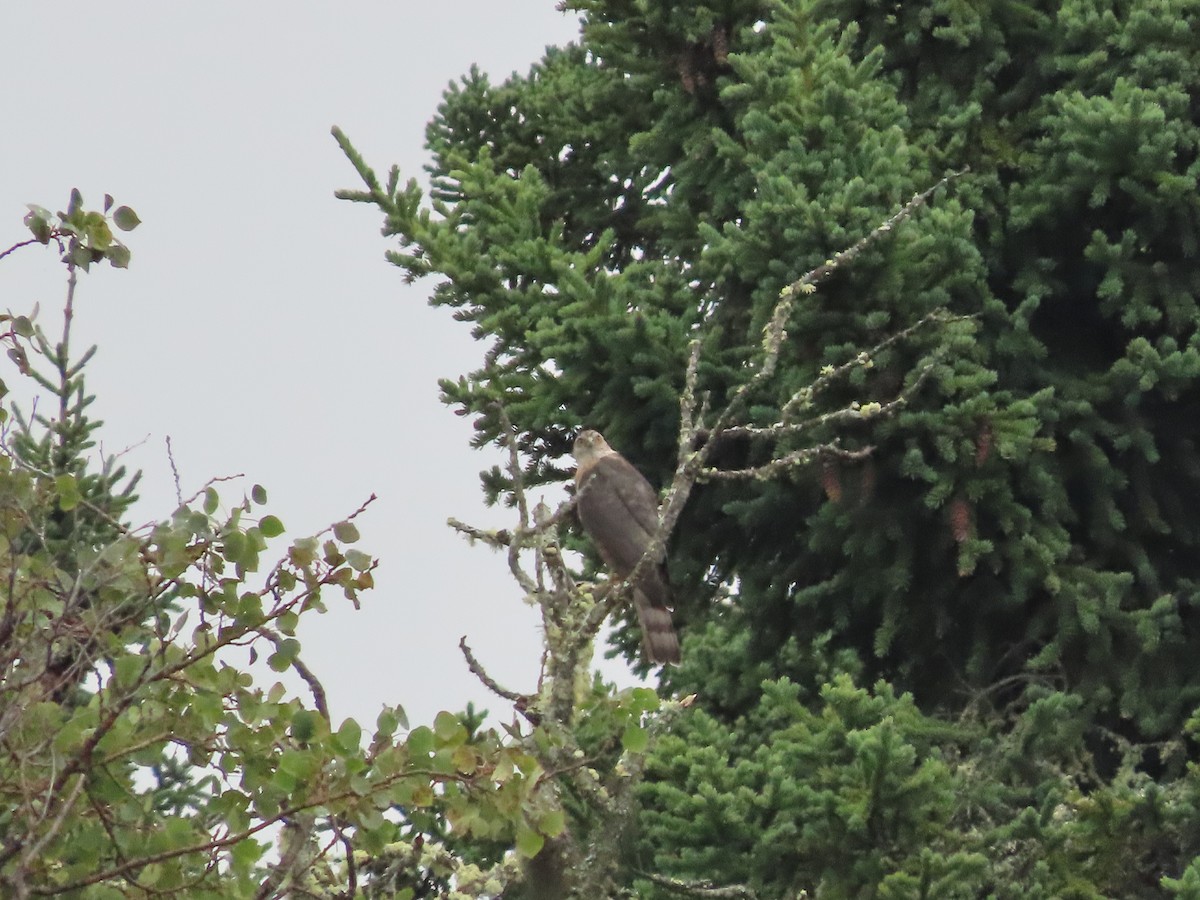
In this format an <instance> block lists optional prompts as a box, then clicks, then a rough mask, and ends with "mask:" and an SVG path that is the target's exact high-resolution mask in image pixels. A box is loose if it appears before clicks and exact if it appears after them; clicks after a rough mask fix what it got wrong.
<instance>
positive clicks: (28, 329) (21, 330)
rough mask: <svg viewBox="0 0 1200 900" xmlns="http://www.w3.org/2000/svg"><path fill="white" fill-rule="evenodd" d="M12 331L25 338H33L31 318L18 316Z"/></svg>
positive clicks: (13, 322)
mask: <svg viewBox="0 0 1200 900" xmlns="http://www.w3.org/2000/svg"><path fill="white" fill-rule="evenodd" d="M12 330H13V331H14V332H16V333H17V334H18V335H19V336H21V337H23V338H31V337H33V322H31V321H30V320H29V316H17V317H15V318H14V319H13V320H12Z"/></svg>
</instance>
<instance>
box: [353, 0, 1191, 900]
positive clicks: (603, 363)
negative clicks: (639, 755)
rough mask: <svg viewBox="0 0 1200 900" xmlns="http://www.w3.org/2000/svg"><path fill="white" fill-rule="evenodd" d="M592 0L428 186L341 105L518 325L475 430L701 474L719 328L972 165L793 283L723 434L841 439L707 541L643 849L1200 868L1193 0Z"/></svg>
mask: <svg viewBox="0 0 1200 900" xmlns="http://www.w3.org/2000/svg"><path fill="white" fill-rule="evenodd" d="M566 6H567V7H568V8H570V9H573V10H577V11H579V12H580V13H581V14H582V17H583V19H582V21H583V29H582V35H581V39H580V41H579V42H578V44H576V45H573V46H570V47H567V48H564V49H554V50H550V51H548V52H547V55H546V57H545V58H544V59H543V60H542V61H541V62H540V63H538V64H537V65H535V66H534V67H533V68H532V69H531V71H530V73H529V74H528V75H526V76H513V77H512V78H510V79H508V80H507V81H506V82H504V83H502V84H499V85H493V84H491V83H490V82H489V81H488V80H487V79H486V78H485V77H483V76H482V75H480V74H479V73H478V72H472V73H471V74H470V75H469V76H467V77H466V78H465V79H464V80H463V81H462V83H461V84H459V85H455V86H452V88H451V89H450V90H449V91H448V92H447V94H446V97H445V100H444V103H443V104H442V106H441V107H440V109H439V111H438V114H437V116H436V117H435V119H434V121H433V122H432V123H431V125H430V127H429V131H428V138H429V147H430V151H431V153H432V162H431V164H430V172H431V175H432V179H433V192H432V196H431V200H432V208H431V209H430V208H426V207H423V206H422V197H421V195H420V192H419V191H418V190H417V188H416V187H415V186H414V185H413V184H412V183H410V184H409V185H408V186H402V185H401V184H400V180H399V173H397V172H396V171H395V170H393V172H392V175H391V177H390V178H389V179H388V181H387V182H386V183H383V182H380V181H379V180H378V179H376V178H375V176H374V174H373V173H372V172H371V171H370V169H369V168H368V167H367V166H366V165H365V163H363V161H362V160H361V159H360V158H359V157H358V156H357V154H356V153H355V152H354V150H353V148H352V147H351V146H350V145H349V142H348V141H347V140H346V139H345V138H344V136H341V135H340V134H339V140H341V142H342V144H343V146H344V147H345V149H346V150H347V152H348V153H349V155H350V156H351V159H352V161H353V162H354V163H355V164H356V166H357V167H358V169H359V171H360V174H362V175H363V177H364V179H365V183H366V190H363V191H357V192H346V193H345V194H344V196H347V197H349V198H351V199H356V200H360V201H366V202H371V203H374V204H377V205H378V206H379V207H380V208H381V209H382V210H383V212H384V213H385V221H386V224H385V233H387V234H391V235H396V236H397V237H398V238H399V239H400V248H399V249H397V250H395V251H394V252H392V253H391V254H390V258H391V260H392V261H393V262H395V263H396V264H397V265H399V266H400V267H402V268H403V269H404V270H405V273H406V275H407V276H408V277H410V278H418V277H423V276H429V275H432V276H436V277H437V281H436V282H435V285H434V287H433V295H432V302H433V303H435V304H437V305H443V306H449V307H451V309H453V310H454V314H455V315H456V317H458V318H460V319H462V320H465V321H469V322H471V323H472V325H473V327H474V334H475V335H476V337H478V338H479V339H481V340H484V341H487V342H488V353H487V357H486V360H485V363H484V365H483V366H482V367H481V368H480V369H478V370H477V371H475V372H471V373H466V374H464V375H462V376H461V377H458V378H448V379H446V380H445V381H443V382H442V387H443V391H444V396H445V399H446V401H447V402H448V403H451V404H454V405H456V406H458V407H459V408H460V410H461V411H462V412H464V413H467V414H472V415H474V416H475V418H476V427H477V429H478V442H479V443H480V444H482V443H486V442H489V441H497V440H502V439H503V437H504V435H503V433H502V431H503V429H502V428H501V418H500V417H499V415H498V414H497V412H496V409H497V405H496V404H497V402H500V403H502V405H503V408H504V410H505V411H506V414H507V416H508V417H509V419H510V420H511V421H512V423H513V424H514V425H515V427H516V429H517V431H518V433H519V435H520V441H521V447H522V449H523V450H524V451H525V453H526V456H527V458H528V459H529V460H530V469H529V471H528V473H527V477H528V479H529V480H530V481H531V482H536V481H538V480H543V481H555V480H559V479H561V478H563V477H564V474H565V472H566V471H567V469H568V468H569V462H568V461H566V460H564V457H565V454H566V452H567V449H568V447H569V441H570V438H571V436H572V435H573V433H574V431H575V430H576V429H577V428H578V427H580V426H581V425H587V426H590V427H596V428H599V429H600V430H601V431H603V432H604V433H605V435H606V436H607V437H608V438H609V441H610V442H611V443H612V444H613V445H614V446H616V447H618V448H619V449H620V450H621V451H622V452H624V453H625V454H626V455H627V456H628V457H630V458H631V459H632V460H634V461H635V462H636V463H638V464H639V465H640V466H641V467H642V468H643V470H644V471H645V472H646V473H647V474H648V475H649V476H651V478H652V480H655V481H657V482H658V483H659V484H663V485H665V484H667V483H668V482H669V481H670V480H671V473H672V471H673V470H674V468H675V462H676V458H677V457H676V453H677V450H678V448H677V443H678V438H679V426H680V401H679V398H680V394H681V392H683V391H684V389H685V372H686V370H687V360H688V354H689V343H690V342H691V341H693V340H699V341H700V345H701V353H700V357H699V360H700V362H699V368H698V379H697V381H698V384H697V387H698V389H699V391H701V392H702V393H703V394H704V395H705V396H706V398H707V401H708V403H709V408H710V409H712V410H719V409H722V408H724V406H725V404H726V403H728V402H729V400H730V399H731V398H733V397H735V396H739V395H738V391H739V388H741V387H743V386H745V385H747V384H749V379H751V377H752V374H751V373H752V372H753V365H752V363H753V361H754V360H755V359H757V358H758V355H760V354H761V348H762V342H763V334H764V329H765V328H767V327H768V326H769V323H770V321H771V316H772V315H773V313H774V312H775V311H776V310H777V309H778V308H779V305H778V304H779V298H780V296H781V292H784V291H786V290H787V289H788V286H789V285H793V284H794V283H795V282H796V281H797V279H799V278H800V277H801V276H802V275H804V273H806V272H810V271H812V270H814V269H817V268H819V267H820V266H821V265H822V262H823V261H824V260H828V259H830V258H832V257H833V255H834V254H836V253H837V252H839V251H842V250H845V249H846V248H848V247H850V246H852V245H853V244H855V242H856V241H859V240H860V239H862V238H863V237H864V236H866V235H868V234H870V233H871V232H872V229H874V228H876V227H877V226H878V225H879V224H880V223H881V222H884V221H886V220H887V219H888V217H889V216H890V215H891V214H892V213H893V212H894V211H895V210H896V209H897V208H898V207H900V206H901V205H902V204H904V202H905V201H906V200H907V199H908V198H909V197H910V196H912V195H913V194H914V193H918V192H920V191H922V190H924V189H926V188H928V187H930V186H931V185H934V184H937V183H938V182H939V180H941V179H942V178H943V177H945V176H946V174H947V173H948V172H954V173H963V174H960V175H958V176H956V177H953V178H952V179H951V180H950V181H949V183H948V185H947V187H946V188H945V189H943V190H940V191H938V193H937V194H936V195H935V196H934V198H933V199H932V201H931V203H930V205H929V206H928V207H927V208H925V209H922V210H920V211H919V212H918V213H917V214H916V215H915V216H913V217H912V218H911V219H910V220H908V221H906V222H905V223H903V224H902V225H901V226H900V227H898V228H896V229H894V230H893V231H892V232H891V233H890V234H889V235H888V236H886V238H885V239H883V240H877V241H874V242H873V243H871V245H870V246H869V247H868V248H867V249H866V250H865V251H864V252H863V253H861V254H860V255H858V256H856V257H855V258H854V260H853V262H852V263H851V264H849V265H842V266H838V267H837V268H836V271H834V272H833V274H832V276H831V277H830V278H828V279H825V280H824V281H822V282H821V283H820V284H819V285H818V287H817V290H816V292H815V293H813V294H811V295H805V296H803V297H800V298H798V299H797V300H796V301H795V302H794V303H792V304H791V305H790V307H789V316H788V319H787V321H786V331H787V340H786V341H785V342H784V343H783V345H782V348H781V354H780V358H779V362H778V368H777V371H776V372H775V375H774V377H773V378H772V379H770V380H766V381H762V382H758V381H755V382H754V383H753V388H754V389H753V391H752V392H751V394H750V396H747V397H745V404H744V408H743V409H742V411H741V414H740V416H739V422H738V424H739V425H740V426H741V431H740V432H739V433H738V435H737V437H736V438H729V439H725V440H718V442H717V444H716V446H713V447H710V448H709V450H710V452H711V454H712V455H711V461H712V463H713V465H714V466H715V467H717V468H725V469H730V470H732V469H737V468H739V467H745V466H754V465H758V464H761V463H762V462H763V461H765V460H770V459H778V458H781V457H786V456H787V455H788V454H789V453H792V452H794V451H796V450H797V448H800V449H803V448H804V447H814V448H825V449H824V451H823V452H814V453H813V454H811V455H809V456H807V457H805V459H806V461H807V465H804V466H797V467H789V468H787V469H786V470H785V471H783V472H781V473H774V474H773V476H772V477H769V478H762V479H752V480H746V479H722V478H714V479H712V480H711V481H710V482H709V483H706V484H703V485H701V486H699V487H698V488H697V489H696V491H695V492H694V493H693V494H692V496H691V498H690V501H689V504H688V507H687V510H686V512H685V513H684V515H683V517H682V519H681V520H680V521H679V523H678V527H677V528H676V530H675V532H674V533H673V535H672V541H671V546H670V559H671V566H672V571H673V574H674V575H675V577H676V580H677V582H678V583H679V584H680V585H681V587H680V590H679V597H680V601H679V602H680V609H679V611H678V613H679V615H678V618H679V619H680V620H681V630H682V633H683V648H684V649H683V652H684V662H683V665H682V666H681V667H680V668H679V669H677V670H673V671H669V672H667V673H665V674H664V675H663V685H664V686H665V687H666V688H668V689H671V690H674V691H676V692H678V693H680V694H686V693H692V692H695V693H696V694H697V696H698V699H697V705H698V707H699V709H698V710H697V711H695V713H694V714H693V715H691V716H685V717H681V718H680V719H679V720H678V721H677V722H676V723H675V725H674V734H673V735H672V736H671V737H669V738H665V739H663V740H662V741H661V742H660V743H659V744H658V746H657V749H656V750H655V752H654V755H653V758H652V761H651V767H650V775H651V778H650V781H649V782H648V783H647V785H646V786H645V787H644V789H643V793H642V800H643V810H642V812H641V814H640V818H639V825H640V832H639V835H638V838H637V841H636V846H634V847H633V848H631V849H630V850H629V857H628V860H627V862H628V867H629V868H628V877H629V879H630V883H631V884H633V883H635V882H636V883H637V884H638V885H639V886H640V887H639V890H641V891H642V892H644V893H645V894H646V895H648V896H658V894H655V893H654V892H655V891H660V890H661V891H665V890H667V888H659V887H655V885H656V884H659V883H660V882H661V881H662V880H663V879H667V880H670V879H671V878H674V879H675V886H676V887H687V886H688V885H690V886H691V887H692V888H695V889H697V890H698V889H699V886H700V884H701V883H706V884H727V885H738V884H740V885H745V886H747V888H748V889H749V890H752V891H753V892H754V895H755V896H763V897H795V896H801V893H800V892H801V891H803V890H808V891H810V892H811V893H813V894H819V895H820V896H837V897H843V896H844V897H857V896H887V897H910V896H911V897H917V896H926V897H934V896H937V897H944V896H988V895H993V896H1012V897H1018V896H1020V897H1027V896H1028V897H1036V896H1043V897H1064V896H1079V897H1100V896H1117V897H1141V896H1145V897H1160V896H1169V895H1172V894H1178V895H1180V896H1200V893H1198V888H1197V885H1198V884H1200V878H1198V877H1197V875H1196V873H1197V872H1200V864H1193V863H1192V860H1193V858H1194V857H1195V856H1196V854H1197V853H1200V833H1197V832H1196V830H1195V828H1194V827H1192V826H1191V825H1190V824H1188V823H1189V821H1190V820H1191V818H1193V817H1194V816H1195V815H1196V802H1195V801H1196V789H1197V784H1196V775H1195V774H1194V772H1193V771H1192V768H1191V763H1190V760H1191V759H1192V758H1193V756H1194V750H1195V747H1194V744H1193V743H1192V739H1191V735H1192V733H1193V732H1194V729H1195V727H1196V719H1195V713H1196V709H1197V705H1198V704H1200V674H1197V672H1196V669H1195V666H1194V665H1193V664H1192V661H1193V660H1194V659H1195V658H1196V656H1197V653H1198V651H1200V630H1198V628H1197V624H1198V621H1200V620H1198V616H1197V604H1198V602H1200V596H1198V594H1197V576H1198V574H1200V573H1198V571H1197V567H1198V566H1200V562H1198V559H1200V554H1198V550H1200V547H1198V546H1197V542H1198V541H1200V530H1198V526H1197V522H1198V521H1200V519H1198V518H1197V513H1196V510H1197V509H1200V457H1198V456H1197V453H1198V452H1200V448H1198V446H1197V441H1198V439H1200V434H1198V431H1200V417H1198V416H1197V415H1196V412H1197V410H1196V408H1195V406H1196V402H1197V401H1196V396H1197V386H1198V384H1197V379H1198V377H1200V352H1198V351H1200V339H1198V337H1197V331H1196V329H1197V324H1198V322H1200V316H1198V312H1197V307H1196V300H1195V298H1196V296H1197V294H1198V291H1200V269H1198V268H1197V266H1196V264H1195V256H1196V250H1197V246H1196V242H1197V233H1198V232H1197V226H1198V224H1200V201H1198V200H1197V197H1198V196H1200V194H1198V192H1197V177H1198V176H1200V163H1198V162H1197V158H1198V156H1197V150H1198V148H1200V123H1198V119H1200V116H1198V114H1197V111H1196V110H1197V106H1196V97H1197V96H1200V58H1198V53H1200V38H1198V37H1197V33H1196V31H1195V28H1194V23H1195V22H1196V21H1197V19H1198V15H1197V14H1198V13H1200V4H1197V3H1196V2H1191V0H1130V2H1102V0H1101V2H1029V3H1022V2H1012V3H997V4H982V5H981V4H960V3H949V2H947V3H932V4H884V3H878V2H870V0H863V2H838V0H784V2H778V3H767V2H761V0H723V2H715V3H711V4H707V5H700V4H690V3H689V4H647V3H630V2H622V0H590V2H589V0H582V2H577V3H568V4H566ZM797 398H800V399H802V401H803V403H801V404H798V403H797ZM896 398H901V399H902V401H903V402H901V403H898V404H895V405H892V404H891V401H893V400H895V399H896ZM855 403H857V404H859V405H860V406H859V408H861V407H863V406H866V405H869V404H880V405H881V406H885V407H887V408H888V410H889V414H887V415H879V416H863V417H858V418H855V417H853V416H849V415H845V414H843V413H844V411H845V410H846V409H848V408H850V405H851V404H855ZM798 405H803V407H804V408H803V410H802V412H803V415H804V417H805V419H804V421H806V422H807V423H809V424H808V426H807V427H806V428H803V429H798V430H793V431H787V432H786V433H782V434H781V432H779V431H778V430H773V429H772V427H771V426H773V425H774V424H776V423H779V422H783V421H786V420H787V418H788V416H789V415H790V414H792V413H794V412H796V409H797V406H798ZM756 428H757V429H759V431H755V429H756ZM759 434H763V435H766V437H765V438H761V439H760V438H759V437H757V436H756V435H759ZM701 438H703V436H701ZM717 438H718V439H719V438H720V436H719V435H718V436H717ZM688 449H696V448H684V450H685V452H686V451H687V450H688ZM485 486H486V487H487V490H488V494H489V497H490V498H491V499H492V500H496V499H499V498H503V497H506V492H507V491H508V490H510V489H511V487H512V485H511V481H510V480H508V479H506V478H505V476H504V475H503V474H502V473H500V472H498V471H495V472H491V473H486V474H485ZM619 640H620V642H621V645H622V647H623V648H624V649H625V650H626V651H633V649H634V648H635V647H636V639H635V638H634V636H633V635H632V634H631V633H630V632H629V629H628V628H626V629H624V630H623V631H622V632H621V633H620V635H619ZM638 878H641V880H640V881H638ZM662 896H667V894H666V893H663V894H662Z"/></svg>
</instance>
